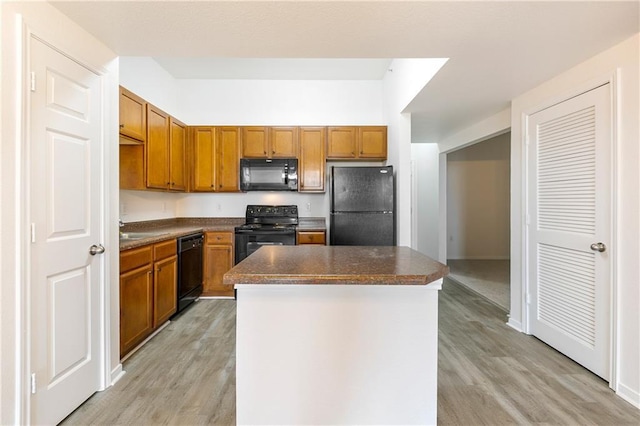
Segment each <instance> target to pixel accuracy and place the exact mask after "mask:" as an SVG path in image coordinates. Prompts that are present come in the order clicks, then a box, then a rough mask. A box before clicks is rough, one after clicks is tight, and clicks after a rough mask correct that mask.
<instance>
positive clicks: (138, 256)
mask: <svg viewBox="0 0 640 426" xmlns="http://www.w3.org/2000/svg"><path fill="white" fill-rule="evenodd" d="M152 261H153V257H152V253H151V246H150V245H149V246H144V247H139V248H135V249H131V250H127V251H123V252H122V253H120V273H121V274H122V273H123V272H127V271H130V270H132V269H135V268H140V267H142V266H144V265H146V264H148V263H151V262H152Z"/></svg>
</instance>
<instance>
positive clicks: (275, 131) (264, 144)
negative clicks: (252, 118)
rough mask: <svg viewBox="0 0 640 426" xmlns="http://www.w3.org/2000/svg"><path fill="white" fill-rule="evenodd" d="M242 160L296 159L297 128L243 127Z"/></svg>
mask: <svg viewBox="0 0 640 426" xmlns="http://www.w3.org/2000/svg"><path fill="white" fill-rule="evenodd" d="M242 157H243V158H297V157H298V128H297V127H257V126H251V127H243V128H242Z"/></svg>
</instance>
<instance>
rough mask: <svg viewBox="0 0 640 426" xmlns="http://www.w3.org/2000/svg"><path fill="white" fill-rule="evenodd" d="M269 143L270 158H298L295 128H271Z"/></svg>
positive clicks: (296, 131) (296, 130) (296, 129)
mask: <svg viewBox="0 0 640 426" xmlns="http://www.w3.org/2000/svg"><path fill="white" fill-rule="evenodd" d="M269 141H270V142H271V153H270V154H269V155H270V156H271V157H272V158H298V128H297V127H271V128H270V129H269Z"/></svg>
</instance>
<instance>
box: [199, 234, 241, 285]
mask: <svg viewBox="0 0 640 426" xmlns="http://www.w3.org/2000/svg"><path fill="white" fill-rule="evenodd" d="M232 267H233V246H232V245H231V244H224V245H209V244H206V245H205V246H204V274H203V275H204V277H203V281H204V283H203V289H202V295H203V296H233V287H232V286H224V285H222V277H223V275H224V274H225V273H226V272H227V271H228V270H229V269H231V268H232Z"/></svg>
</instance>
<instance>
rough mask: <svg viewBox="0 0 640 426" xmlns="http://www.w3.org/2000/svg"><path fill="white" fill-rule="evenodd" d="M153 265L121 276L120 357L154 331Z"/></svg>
mask: <svg viewBox="0 0 640 426" xmlns="http://www.w3.org/2000/svg"><path fill="white" fill-rule="evenodd" d="M152 287H153V286H152V270H151V263H149V264H147V265H145V266H143V267H141V268H137V269H134V270H132V271H129V272H126V273H124V274H122V275H120V356H121V357H122V356H123V355H125V354H126V353H127V352H129V351H130V350H131V349H133V348H134V347H135V346H136V345H137V344H139V343H140V342H142V341H143V340H144V339H145V338H146V337H147V336H148V335H149V334H150V333H151V331H152V330H153V309H152V306H151V301H152V300H153V299H152V297H153V294H152V292H153V288H152Z"/></svg>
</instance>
